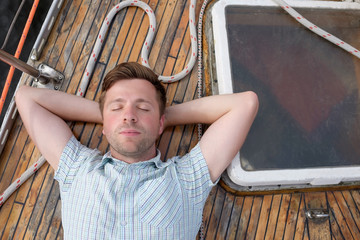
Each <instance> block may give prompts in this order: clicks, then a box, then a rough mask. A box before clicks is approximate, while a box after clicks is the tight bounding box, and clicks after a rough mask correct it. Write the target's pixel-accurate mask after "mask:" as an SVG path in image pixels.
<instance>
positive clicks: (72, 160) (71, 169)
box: [54, 136, 100, 192]
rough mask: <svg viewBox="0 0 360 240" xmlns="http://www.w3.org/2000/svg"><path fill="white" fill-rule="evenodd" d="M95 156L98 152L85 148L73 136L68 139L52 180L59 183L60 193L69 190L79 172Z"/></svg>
mask: <svg viewBox="0 0 360 240" xmlns="http://www.w3.org/2000/svg"><path fill="white" fill-rule="evenodd" d="M95 155H100V152H99V151H98V150H94V149H90V148H87V147H85V146H84V145H82V144H81V143H80V142H79V141H78V140H77V139H76V138H75V137H74V136H72V137H71V138H70V140H69V141H68V143H67V144H66V146H65V148H64V150H63V152H62V154H61V157H60V161H59V166H58V169H57V170H56V172H55V175H54V179H55V180H57V181H58V182H59V186H60V191H61V192H67V191H68V190H69V188H70V187H71V184H72V183H73V181H74V179H75V177H76V175H77V174H78V172H79V170H80V169H81V168H82V167H84V165H85V163H86V162H88V161H89V160H91V159H92V157H93V156H95Z"/></svg>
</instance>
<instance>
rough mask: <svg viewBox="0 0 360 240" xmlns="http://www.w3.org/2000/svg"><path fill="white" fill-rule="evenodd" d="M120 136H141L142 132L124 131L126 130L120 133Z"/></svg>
mask: <svg viewBox="0 0 360 240" xmlns="http://www.w3.org/2000/svg"><path fill="white" fill-rule="evenodd" d="M120 134H121V135H124V136H128V137H132V136H137V135H139V134H140V132H139V131H138V130H135V129H124V130H122V131H120Z"/></svg>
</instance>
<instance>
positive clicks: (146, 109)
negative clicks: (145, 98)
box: [138, 107, 150, 112]
mask: <svg viewBox="0 0 360 240" xmlns="http://www.w3.org/2000/svg"><path fill="white" fill-rule="evenodd" d="M138 109H140V110H142V111H145V112H148V111H150V109H149V108H147V107H138Z"/></svg>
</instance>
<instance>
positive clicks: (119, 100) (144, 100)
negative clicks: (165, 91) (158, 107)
mask: <svg viewBox="0 0 360 240" xmlns="http://www.w3.org/2000/svg"><path fill="white" fill-rule="evenodd" d="M117 102H119V103H122V102H126V99H124V98H121V97H119V98H116V99H114V100H112V101H110V102H109V104H112V103H117ZM135 102H136V103H143V102H144V103H148V104H150V105H153V104H152V102H151V101H149V100H146V99H144V98H137V99H136V100H135Z"/></svg>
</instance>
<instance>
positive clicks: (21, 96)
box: [15, 85, 30, 106]
mask: <svg viewBox="0 0 360 240" xmlns="http://www.w3.org/2000/svg"><path fill="white" fill-rule="evenodd" d="M29 89H30V87H29V86H26V85H24V86H21V87H19V89H18V90H17V91H16V93H15V103H16V105H17V106H19V105H21V104H22V103H23V102H24V101H26V96H27V94H28V91H29Z"/></svg>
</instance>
